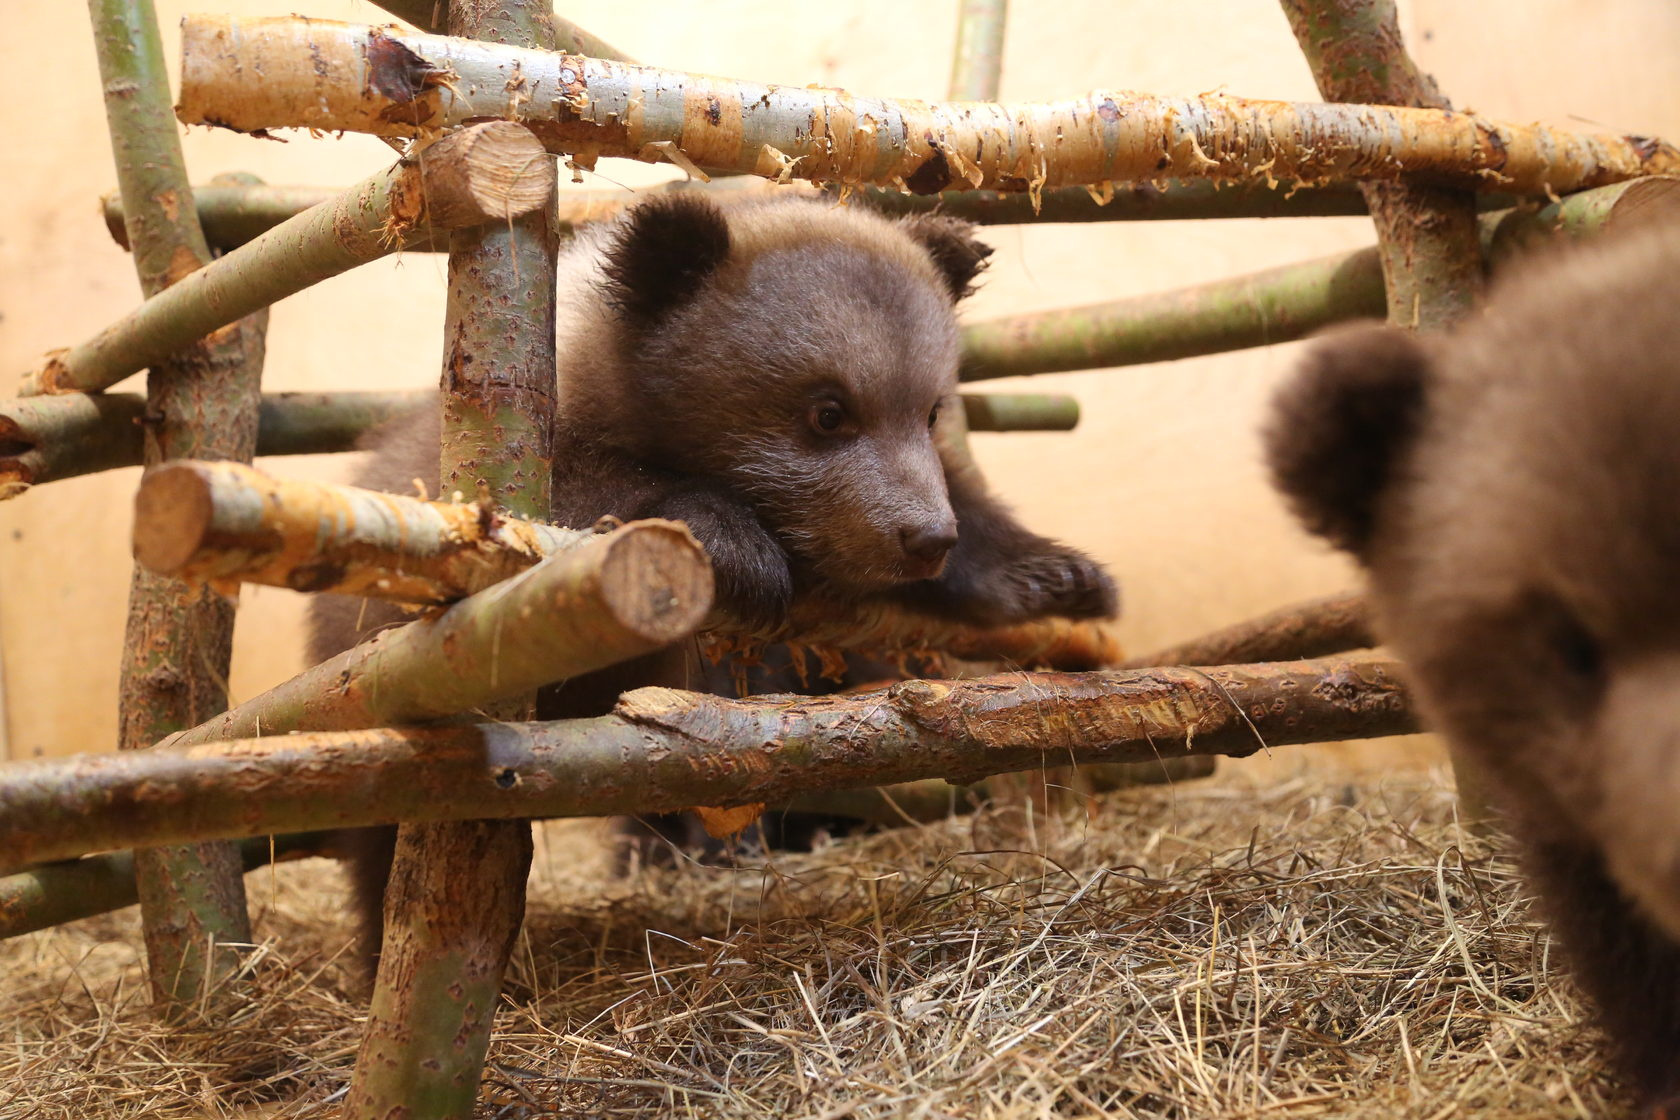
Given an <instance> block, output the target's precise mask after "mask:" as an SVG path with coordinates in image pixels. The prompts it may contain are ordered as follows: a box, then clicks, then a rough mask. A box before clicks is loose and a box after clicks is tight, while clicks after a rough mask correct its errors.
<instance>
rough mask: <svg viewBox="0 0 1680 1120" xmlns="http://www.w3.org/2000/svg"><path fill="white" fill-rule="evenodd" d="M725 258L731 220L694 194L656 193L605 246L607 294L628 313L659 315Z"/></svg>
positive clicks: (642, 316)
mask: <svg viewBox="0 0 1680 1120" xmlns="http://www.w3.org/2000/svg"><path fill="white" fill-rule="evenodd" d="M728 258H729V223H728V221H727V220H726V219H725V218H724V216H723V212H722V211H721V210H719V209H718V208H717V207H716V206H715V205H713V204H712V203H711V202H709V201H708V200H706V199H704V198H701V197H700V196H699V195H696V194H688V193H682V194H669V195H656V196H655V197H653V198H650V199H648V200H647V201H646V202H642V203H639V204H637V205H636V206H635V207H634V208H632V209H631V210H630V211H629V213H628V214H627V215H626V216H625V218H624V220H623V222H622V223H621V224H620V226H619V229H618V230H617V231H616V233H615V234H614V236H613V240H612V243H611V244H610V245H609V246H608V247H607V251H606V262H605V264H604V265H603V271H604V272H605V273H606V277H607V284H606V288H607V298H608V299H609V300H610V301H611V302H612V303H613V304H614V305H615V306H617V307H618V308H619V309H621V310H622V311H623V312H624V313H625V314H626V315H628V316H629V317H630V318H632V319H635V320H638V321H641V322H653V321H656V320H658V319H659V318H660V317H661V316H662V315H664V314H665V313H666V312H668V311H670V310H671V309H672V308H674V307H676V306H678V305H679V304H681V303H682V302H683V301H684V300H687V299H688V298H689V297H691V296H692V295H694V294H695V293H696V292H698V291H699V290H700V288H701V286H702V285H703V284H704V283H705V282H706V278H707V277H709V276H710V275H711V274H712V273H713V272H714V271H716V270H717V268H718V267H719V266H720V265H722V264H723V262H724V261H726V260H727V259H728Z"/></svg>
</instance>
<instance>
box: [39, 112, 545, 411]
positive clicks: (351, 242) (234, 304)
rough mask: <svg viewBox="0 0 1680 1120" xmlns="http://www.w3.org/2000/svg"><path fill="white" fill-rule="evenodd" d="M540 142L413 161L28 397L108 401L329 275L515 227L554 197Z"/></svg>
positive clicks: (450, 150) (181, 292) (237, 261)
mask: <svg viewBox="0 0 1680 1120" xmlns="http://www.w3.org/2000/svg"><path fill="white" fill-rule="evenodd" d="M548 162H549V161H548V160H547V159H546V157H544V156H543V153H542V149H541V147H540V146H539V145H538V144H537V143H536V142H535V140H534V139H533V138H532V136H531V134H530V132H528V131H527V130H526V129H523V128H520V127H519V126H518V125H515V124H509V123H507V122H505V121H495V122H491V123H489V124H481V125H474V126H472V127H471V128H467V129H463V130H462V131H461V132H459V133H457V134H454V135H451V136H448V137H446V138H444V139H443V140H440V141H438V142H437V143H436V144H433V145H431V146H430V147H427V148H425V149H424V150H423V151H421V152H420V153H419V154H418V155H416V156H414V157H413V158H410V159H403V160H400V161H398V162H397V164H396V165H395V166H393V167H391V168H389V169H387V170H385V171H382V172H380V173H379V174H377V175H374V176H371V177H370V178H367V179H364V180H363V181H362V182H360V183H358V184H356V185H355V186H353V187H351V188H350V189H349V190H346V191H343V192H341V193H340V194H339V195H337V196H336V197H335V198H333V199H332V200H331V201H329V202H325V203H322V204H321V205H319V206H316V207H313V208H311V209H309V210H307V211H305V212H304V213H302V214H299V215H298V216H297V217H295V218H293V219H291V220H289V221H287V222H285V223H284V224H282V225H280V226H277V227H276V228H274V229H272V230H270V231H269V232H267V233H265V234H263V235H262V236H261V237H259V238H257V239H256V240H254V241H251V242H249V243H247V244H245V245H243V246H241V247H240V248H238V249H236V250H234V251H233V252H231V253H228V254H227V255H226V256H224V257H220V258H218V259H217V260H215V261H214V262H212V263H210V264H209V265H208V266H206V267H204V268H201V269H199V270H197V271H196V272H194V273H192V274H191V275H190V276H186V277H183V278H182V280H181V282H180V283H177V284H173V285H171V286H170V287H169V288H167V289H166V290H164V291H162V292H160V293H157V294H155V295H153V296H152V297H151V298H150V299H148V300H147V301H146V302H145V303H143V304H141V305H140V306H139V307H138V308H136V309H135V310H133V311H131V312H129V313H128V314H127V315H125V316H124V317H123V318H121V319H119V320H117V321H116V322H115V323H113V324H111V325H110V326H108V327H106V328H105V329H104V330H102V331H100V332H99V333H98V334H96V335H94V336H93V338H91V339H89V340H87V341H86V342H83V343H81V344H80V345H78V346H74V347H72V348H70V349H68V350H60V351H55V352H53V353H52V354H49V355H48V356H47V359H46V361H45V362H44V363H43V364H42V365H41V366H40V368H38V369H36V370H33V371H31V372H30V373H29V374H28V375H27V376H26V377H25V379H24V382H23V385H22V387H21V388H20V389H19V394H20V395H21V396H33V395H35V394H37V393H69V392H78V391H79V392H98V391H99V390H101V389H106V388H109V387H110V386H112V385H115V384H116V383H117V382H118V381H121V380H122V379H123V378H124V377H127V376H128V375H129V374H132V373H137V372H138V371H140V370H142V369H145V368H147V367H148V366H150V365H152V364H153V363H154V362H156V361H158V360H159V359H161V358H163V357H164V356H166V355H168V354H170V353H172V352H173V351H175V350H178V349H180V348H181V347H183V346H185V345H187V344H189V343H191V342H193V341H194V340H195V339H198V338H202V337H204V336H206V335H209V334H211V332H213V331H216V330H218V329H220V328H221V327H224V326H226V325H227V324H229V323H231V322H233V321H235V320H237V319H239V318H240V317H241V316H244V315H248V314H250V313H252V312H254V311H257V310H259V309H261V308H264V307H267V306H268V305H269V304H272V303H276V302H278V301H279V300H282V299H284V298H285V297H287V296H289V295H293V294H295V293H297V292H300V291H302V290H303V289H304V288H307V287H309V286H310V285H312V284H317V283H320V282H321V281H322V280H325V279H327V278H328V277H330V276H336V275H338V274H339V273H341V272H345V271H347V270H349V269H352V268H355V267H356V266H357V265H361V264H366V263H367V262H368V261H372V260H378V259H379V258H380V257H383V256H385V255H386V254H388V253H391V252H394V251H396V250H397V249H400V248H401V247H402V244H403V240H404V238H405V237H407V236H408V235H409V233H411V232H413V231H416V230H418V231H424V232H425V233H426V236H431V235H432V234H433V233H435V231H437V230H440V229H450V230H453V229H459V228H462V227H465V226H469V225H474V224H478V223H483V222H491V221H495V222H505V221H507V220H509V219H510V218H512V217H514V216H517V215H520V214H525V213H528V212H529V211H531V210H532V209H534V208H536V207H537V206H540V205H541V204H542V203H543V201H544V200H545V199H546V198H547V197H548V194H546V193H545V192H547V191H551V190H552V189H553V184H552V179H551V178H550V177H549V175H548V173H547V164H548Z"/></svg>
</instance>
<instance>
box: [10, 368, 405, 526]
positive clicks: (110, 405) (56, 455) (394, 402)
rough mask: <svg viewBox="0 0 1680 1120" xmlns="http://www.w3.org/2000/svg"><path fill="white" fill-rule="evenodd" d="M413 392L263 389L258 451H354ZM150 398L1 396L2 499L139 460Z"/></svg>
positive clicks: (399, 409)
mask: <svg viewBox="0 0 1680 1120" xmlns="http://www.w3.org/2000/svg"><path fill="white" fill-rule="evenodd" d="M436 397H437V393H436V392H435V391H434V390H431V389H425V390H418V391H412V392H389V393H381V392H347V393H265V394H264V395H263V398H262V404H261V406H260V409H259V411H258V415H257V452H256V453H257V454H258V455H259V456H260V455H317V454H321V453H323V452H329V451H349V450H350V449H351V448H352V447H354V446H355V443H356V440H357V439H358V438H360V437H361V435H362V434H363V433H364V432H366V431H367V430H368V429H369V428H371V427H373V426H374V425H376V424H380V423H382V422H384V421H386V420H389V419H390V418H391V417H393V416H396V415H398V414H399V413H402V412H406V411H408V410H409V409H411V408H414V407H416V406H418V405H420V404H423V403H424V402H426V401H428V400H433V399H436ZM145 425H146V398H145V397H143V396H141V395H140V394H138V393H95V394H89V393H60V394H55V395H52V396H46V397H21V398H17V399H14V400H5V401H0V501H3V500H5V499H7V498H15V497H17V496H18V495H19V494H22V493H23V492H24V491H26V490H28V489H29V488H30V487H31V486H39V485H41V484H42V483H46V482H58V481H60V480H62V479H66V478H76V477H78V476H80V475H84V474H94V473H96V472H98V471H108V470H115V469H117V468H118V467H137V466H139V465H140V462H141V456H142V453H143V450H144V447H143V445H144V443H145V439H146V432H145Z"/></svg>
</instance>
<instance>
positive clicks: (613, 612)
mask: <svg viewBox="0 0 1680 1120" xmlns="http://www.w3.org/2000/svg"><path fill="white" fill-rule="evenodd" d="M711 597H712V580H711V565H710V564H708V563H707V562H706V558H705V553H704V552H703V551H702V550H701V548H700V546H699V544H697V543H696V542H695V540H694V538H693V537H692V536H690V535H689V533H688V530H687V529H685V528H683V527H682V526H681V525H678V524H676V523H675V522H671V521H633V522H631V523H630V524H628V525H625V526H624V527H622V528H620V529H615V530H614V531H613V532H611V533H607V534H605V535H602V536H597V537H592V538H590V539H589V540H586V541H584V542H583V543H581V544H579V545H578V546H576V547H575V548H570V549H567V550H566V551H564V552H560V553H556V554H555V555H553V556H551V557H549V558H548V559H547V560H545V561H543V562H542V563H541V564H538V565H537V566H536V567H533V568H531V569H529V570H527V571H526V572H524V573H522V574H520V575H517V576H515V577H513V578H512V579H508V580H503V581H502V582H501V583H498V584H496V586H494V587H492V588H490V589H489V590H487V591H483V592H480V593H479V594H477V595H475V596H473V597H472V598H469V599H463V600H461V601H460V602H459V603H457V604H456V605H455V606H454V607H452V608H451V609H449V610H447V611H445V612H443V613H442V614H440V615H438V616H437V617H435V618H424V619H420V620H418V621H416V622H413V623H410V624H409V625H407V626H401V627H398V628H396V629H394V630H386V631H384V632H382V633H380V634H378V635H376V636H375V637H374V638H373V639H372V640H371V641H367V642H363V643H362V644H361V645H359V646H357V647H355V648H354V649H350V650H346V651H345V652H344V653H341V654H339V655H338V656H337V657H335V658H333V659H332V660H330V661H324V662H322V663H321V664H319V665H316V666H314V667H313V668H311V669H307V670H305V671H304V672H303V673H301V674H299V675H298V676H296V677H293V678H292V679H291V680H289V681H286V682H284V683H282V684H279V685H276V686H275V687H273V688H271V689H269V690H268V691H267V692H265V693H263V694H262V695H261V696H257V697H255V698H253V699H251V700H247V701H246V702H245V703H243V704H241V705H239V706H238V707H236V708H233V709H232V710H230V711H228V712H226V713H224V714H222V715H220V716H218V717H216V718H215V719H213V720H211V721H209V722H207V723H202V724H200V725H199V726H197V727H194V728H192V729H191V730H190V731H186V732H184V733H182V734H179V735H176V736H174V737H172V739H171V740H169V742H170V743H172V744H176V745H179V744H184V743H206V742H210V741H211V740H214V739H239V738H245V737H247V736H257V735H283V734H286V733H287V732H290V731H299V730H304V731H336V730H343V729H346V728H353V727H377V726H380V725H382V724H386V723H415V722H420V721H423V720H429V719H441V718H443V717H445V716H452V715H456V714H458V713H461V712H467V711H476V710H480V709H483V708H485V707H486V706H487V705H489V704H491V703H493V702H494V701H496V700H499V699H503V698H505V697H509V696H518V695H520V694H522V693H526V692H531V691H534V690H535V689H537V688H538V687H540V686H542V685H544V684H547V683H549V682H550V681H557V680H563V679H565V678H567V677H572V676H576V675H577V674H579V673H588V672H591V671H593V670H595V669H600V668H604V667H605V666H607V665H612V664H614V663H616V662H619V661H624V660H627V659H629V658H631V657H637V656H640V655H641V654H644V653H649V652H651V651H653V650H656V649H659V648H661V647H663V646H667V645H669V644H671V643H672V642H674V641H676V640H677V639H679V638H683V637H686V636H687V635H688V634H690V633H692V632H693V630H694V628H695V626H696V625H698V624H699V622H700V620H701V619H703V618H704V617H705V615H706V611H707V610H708V609H709V608H710V606H711Z"/></svg>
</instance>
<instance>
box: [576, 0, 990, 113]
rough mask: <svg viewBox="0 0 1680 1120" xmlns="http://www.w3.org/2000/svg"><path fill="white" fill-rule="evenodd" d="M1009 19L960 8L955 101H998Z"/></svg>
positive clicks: (971, 4)
mask: <svg viewBox="0 0 1680 1120" xmlns="http://www.w3.org/2000/svg"><path fill="white" fill-rule="evenodd" d="M1008 16H1009V0H962V2H961V4H960V5H959V6H958V14H957V49H956V51H955V53H954V55H953V57H952V59H951V82H950V86H949V89H950V96H951V100H952V101H996V100H997V99H998V88H999V84H1000V82H1001V81H1002V78H1003V38H1004V30H1005V27H1006V25H1007V24H1008V22H1009V20H1008ZM579 53H580V54H588V53H589V52H588V51H580V52H579Z"/></svg>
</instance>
